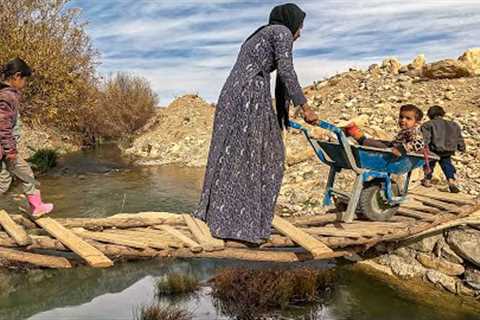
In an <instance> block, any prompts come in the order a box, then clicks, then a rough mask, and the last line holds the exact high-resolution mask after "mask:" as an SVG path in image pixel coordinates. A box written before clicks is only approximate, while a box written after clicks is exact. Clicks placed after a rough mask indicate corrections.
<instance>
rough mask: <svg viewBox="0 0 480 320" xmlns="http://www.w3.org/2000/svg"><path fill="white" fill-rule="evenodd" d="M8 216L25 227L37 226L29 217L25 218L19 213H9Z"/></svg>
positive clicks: (33, 227)
mask: <svg viewBox="0 0 480 320" xmlns="http://www.w3.org/2000/svg"><path fill="white" fill-rule="evenodd" d="M10 218H12V220H13V221H15V222H16V223H18V224H20V225H22V226H23V227H24V228H25V229H35V228H38V226H37V225H36V224H35V223H34V222H32V221H31V220H30V219H27V218H25V217H24V216H22V215H21V214H11V215H10Z"/></svg>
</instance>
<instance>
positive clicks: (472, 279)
mask: <svg viewBox="0 0 480 320" xmlns="http://www.w3.org/2000/svg"><path fill="white" fill-rule="evenodd" d="M465 282H466V283H467V284H468V285H469V286H470V287H472V288H473V289H475V290H480V270H475V269H472V268H469V269H467V271H465Z"/></svg>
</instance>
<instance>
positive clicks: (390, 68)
mask: <svg viewBox="0 0 480 320" xmlns="http://www.w3.org/2000/svg"><path fill="white" fill-rule="evenodd" d="M401 67H402V64H401V63H400V61H398V60H397V59H395V58H388V59H385V60H383V62H382V67H381V68H382V69H384V70H386V71H387V72H388V73H391V74H398V73H399V71H400V68H401Z"/></svg>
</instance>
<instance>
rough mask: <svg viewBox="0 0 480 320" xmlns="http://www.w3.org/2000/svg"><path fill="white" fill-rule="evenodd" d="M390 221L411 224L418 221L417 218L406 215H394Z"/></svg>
mask: <svg viewBox="0 0 480 320" xmlns="http://www.w3.org/2000/svg"><path fill="white" fill-rule="evenodd" d="M390 221H393V222H403V223H407V224H408V225H409V226H410V225H412V224H414V223H416V222H417V220H416V219H415V218H410V217H404V216H400V215H394V216H393V217H391V218H390Z"/></svg>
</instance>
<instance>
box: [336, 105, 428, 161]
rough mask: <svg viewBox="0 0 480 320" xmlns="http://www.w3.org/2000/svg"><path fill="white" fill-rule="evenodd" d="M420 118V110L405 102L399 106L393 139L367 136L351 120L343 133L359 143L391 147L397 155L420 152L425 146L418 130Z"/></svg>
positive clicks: (377, 146) (421, 113)
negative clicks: (396, 127)
mask: <svg viewBox="0 0 480 320" xmlns="http://www.w3.org/2000/svg"><path fill="white" fill-rule="evenodd" d="M422 118H423V112H422V110H420V109H419V108H418V107H417V106H415V105H413V104H405V105H403V106H401V107H400V114H399V116H398V126H399V127H400V131H399V132H398V133H397V135H396V136H395V139H394V140H393V141H380V140H376V139H370V138H367V137H365V135H364V134H363V132H362V131H361V130H360V128H358V127H357V125H356V124H355V123H353V122H352V123H350V124H349V125H348V126H347V127H345V134H346V135H347V136H351V137H353V138H354V139H355V140H356V141H357V142H358V143H359V144H361V145H364V146H370V147H376V148H392V153H393V154H394V155H395V156H397V157H400V156H403V155H405V154H406V153H409V152H414V153H422V152H423V150H424V146H425V145H424V142H423V136H422V132H421V131H420V122H421V121H422Z"/></svg>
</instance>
